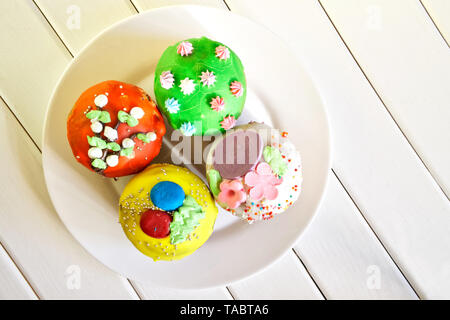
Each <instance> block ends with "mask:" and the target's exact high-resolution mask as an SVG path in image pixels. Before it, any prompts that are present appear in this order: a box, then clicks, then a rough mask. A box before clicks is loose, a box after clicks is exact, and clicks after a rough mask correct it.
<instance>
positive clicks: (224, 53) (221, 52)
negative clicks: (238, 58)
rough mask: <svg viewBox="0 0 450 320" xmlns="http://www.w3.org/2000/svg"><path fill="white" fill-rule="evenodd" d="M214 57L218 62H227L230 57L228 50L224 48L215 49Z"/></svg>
mask: <svg viewBox="0 0 450 320" xmlns="http://www.w3.org/2000/svg"><path fill="white" fill-rule="evenodd" d="M216 57H217V58H219V59H220V60H227V59H228V58H229V57H230V50H228V48H227V47H225V46H218V47H216Z"/></svg>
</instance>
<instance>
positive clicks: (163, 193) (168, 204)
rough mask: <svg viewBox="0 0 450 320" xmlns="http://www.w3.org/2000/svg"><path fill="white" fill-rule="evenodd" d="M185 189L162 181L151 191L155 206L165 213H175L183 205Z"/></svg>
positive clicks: (173, 183)
mask: <svg viewBox="0 0 450 320" xmlns="http://www.w3.org/2000/svg"><path fill="white" fill-rule="evenodd" d="M184 198H185V195H184V191H183V188H181V187H180V186H179V185H178V184H176V183H175V182H171V181H161V182H159V183H157V184H155V186H154V187H153V188H152V190H151V191H150V199H151V200H152V202H153V204H154V205H155V206H157V207H158V208H160V209H161V210H164V211H174V210H176V209H178V208H179V207H181V206H182V205H183V201H184Z"/></svg>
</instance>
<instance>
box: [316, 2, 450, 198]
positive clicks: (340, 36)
mask: <svg viewBox="0 0 450 320" xmlns="http://www.w3.org/2000/svg"><path fill="white" fill-rule="evenodd" d="M317 1H318V3H319V5H320V6H321V7H322V10H323V12H324V13H325V15H326V16H327V18H328V20H329V21H330V23H331V25H332V26H333V28H334V30H335V31H336V33H337V35H338V36H339V38H340V39H341V41H342V43H343V44H344V46H345V47H346V48H347V51H348V52H349V53H350V56H351V57H352V59H353V60H354V61H355V63H356V65H357V66H358V68H359V70H360V71H361V73H362V74H363V76H364V78H365V79H366V80H367V82H368V83H369V85H370V87H371V88H372V90H373V91H374V93H375V95H376V96H377V97H378V99H379V100H380V102H381V104H382V105H383V106H384V108H385V110H386V111H387V113H388V114H389V116H390V117H391V119H392V121H394V123H395V125H396V127H397V128H398V130H399V131H400V133H401V134H402V136H403V137H404V138H405V140H406V142H407V143H408V144H409V146H410V147H411V149H412V150H413V151H414V153H415V154H416V156H417V158H418V159H419V160H420V162H421V163H422V165H423V166H424V168H425V169H426V171H427V172H428V174H429V175H430V177H431V178H432V179H433V181H434V183H435V184H436V185H437V187H438V188H439V189H440V190H441V192H442V193H443V194H444V196H445V197H446V198H447V200H449V201H450V198H449V196H448V195H447V194H446V193H445V191H444V189H443V187H442V186H441V184H440V183H439V179H437V178H436V177H435V176H434V175H433V174H432V173H431V171H430V169H429V168H428V166H427V165H426V164H425V162H424V161H423V159H422V157H421V156H420V155H419V153H418V152H417V150H416V149H415V148H414V146H413V144H412V143H411V141H410V140H409V139H408V137H407V136H406V134H405V133H404V132H403V130H402V128H401V127H400V125H399V124H398V123H397V121H396V120H395V118H394V116H393V115H392V113H391V111H390V110H389V108H388V107H387V105H386V103H385V102H384V100H383V99H382V98H381V95H380V94H379V93H378V91H377V90H376V89H375V86H374V85H373V84H372V82H371V81H370V79H369V77H368V76H367V74H366V73H365V72H364V70H363V68H362V66H361V65H360V64H359V62H358V60H356V57H355V56H354V54H353V52H352V51H351V50H350V47H349V46H348V45H347V43H346V42H345V40H344V38H343V37H342V35H341V33H340V32H339V30H338V29H337V27H336V25H335V24H334V22H333V20H332V19H331V17H330V15H329V14H328V12H327V11H326V10H325V7H324V6H323V5H322V2H321V0H317Z"/></svg>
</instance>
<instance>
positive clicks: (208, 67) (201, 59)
mask: <svg viewBox="0 0 450 320" xmlns="http://www.w3.org/2000/svg"><path fill="white" fill-rule="evenodd" d="M154 88H155V96H156V101H157V103H158V106H159V108H160V109H161V111H162V113H163V114H164V115H165V116H166V118H167V120H168V122H169V123H170V125H171V126H172V127H173V128H174V129H179V130H180V131H181V133H182V134H183V135H186V136H192V135H213V134H217V133H223V132H225V131H226V130H229V129H231V128H232V127H233V126H234V125H235V123H236V120H237V119H238V118H239V116H240V115H241V112H242V109H243V108H244V102H245V97H246V94H247V85H246V80H245V74H244V68H243V66H242V63H241V60H240V59H239V57H238V56H237V55H236V54H235V53H234V52H233V51H232V50H231V49H230V48H229V47H227V46H226V45H224V44H222V43H220V42H217V41H213V40H210V39H208V38H205V37H203V38H195V39H188V40H184V41H180V42H178V43H176V44H175V45H173V46H170V47H168V48H167V49H166V50H165V51H164V53H163V54H162V56H161V58H160V60H159V62H158V65H157V66H156V71H155V82H154Z"/></svg>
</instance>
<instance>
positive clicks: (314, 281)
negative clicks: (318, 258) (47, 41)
mask: <svg viewBox="0 0 450 320" xmlns="http://www.w3.org/2000/svg"><path fill="white" fill-rule="evenodd" d="M292 251H293V252H294V254H295V256H296V257H297V258H298V260H299V261H300V263H301V264H302V266H303V268H305V270H306V273H307V274H308V275H309V277H310V278H311V280H312V282H313V283H314V285H315V286H316V287H317V290H319V292H320V294H321V295H322V297H323V298H324V299H325V300H328V298H327V297H326V295H325V294H324V293H323V291H322V289H320V286H319V285H318V284H317V282H316V280H314V277H313V276H312V274H311V272H309V270H308V267H307V266H306V264H305V263H303V260H302V259H301V258H300V255H299V254H298V253H297V251H296V250H295V249H294V248H292Z"/></svg>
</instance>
